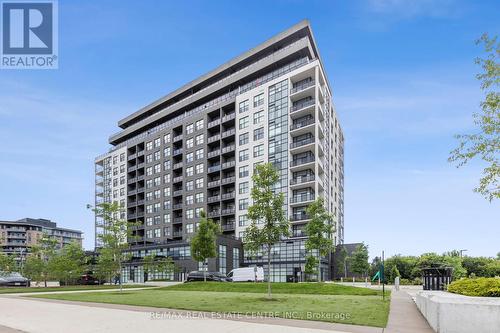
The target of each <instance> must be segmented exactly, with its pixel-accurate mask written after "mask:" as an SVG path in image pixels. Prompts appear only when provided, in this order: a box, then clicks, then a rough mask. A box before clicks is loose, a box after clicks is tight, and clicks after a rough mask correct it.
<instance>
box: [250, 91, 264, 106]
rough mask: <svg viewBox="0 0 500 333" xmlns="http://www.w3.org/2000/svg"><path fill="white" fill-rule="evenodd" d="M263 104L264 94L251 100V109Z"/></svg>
mask: <svg viewBox="0 0 500 333" xmlns="http://www.w3.org/2000/svg"><path fill="white" fill-rule="evenodd" d="M263 104H264V93H262V94H260V95H257V96H255V97H254V98H253V107H254V108H256V107H259V106H261V105H263Z"/></svg>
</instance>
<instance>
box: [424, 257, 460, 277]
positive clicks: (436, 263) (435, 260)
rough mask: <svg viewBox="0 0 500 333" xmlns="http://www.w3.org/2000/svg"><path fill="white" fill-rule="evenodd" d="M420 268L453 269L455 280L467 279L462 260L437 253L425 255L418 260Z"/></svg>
mask: <svg viewBox="0 0 500 333" xmlns="http://www.w3.org/2000/svg"><path fill="white" fill-rule="evenodd" d="M418 267H419V269H420V270H422V269H423V268H433V267H451V268H453V275H452V276H453V279H460V278H462V277H465V276H466V274H467V271H466V270H465V268H464V267H463V266H462V258H460V257H451V256H446V255H439V254H436V253H424V254H422V255H421V256H420V257H419V259H418Z"/></svg>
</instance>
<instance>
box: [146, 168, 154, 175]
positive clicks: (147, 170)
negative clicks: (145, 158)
mask: <svg viewBox="0 0 500 333" xmlns="http://www.w3.org/2000/svg"><path fill="white" fill-rule="evenodd" d="M152 174H153V167H147V168H146V176H151V175H152Z"/></svg>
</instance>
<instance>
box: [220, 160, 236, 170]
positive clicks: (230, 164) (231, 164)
mask: <svg viewBox="0 0 500 333" xmlns="http://www.w3.org/2000/svg"><path fill="white" fill-rule="evenodd" d="M234 166H236V161H229V162H224V163H222V169H228V168H233V167H234Z"/></svg>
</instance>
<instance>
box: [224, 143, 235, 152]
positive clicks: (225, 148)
mask: <svg viewBox="0 0 500 333" xmlns="http://www.w3.org/2000/svg"><path fill="white" fill-rule="evenodd" d="M235 150H236V145H229V146H225V147H223V148H222V153H223V154H226V153H230V152H232V151H235Z"/></svg>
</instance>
